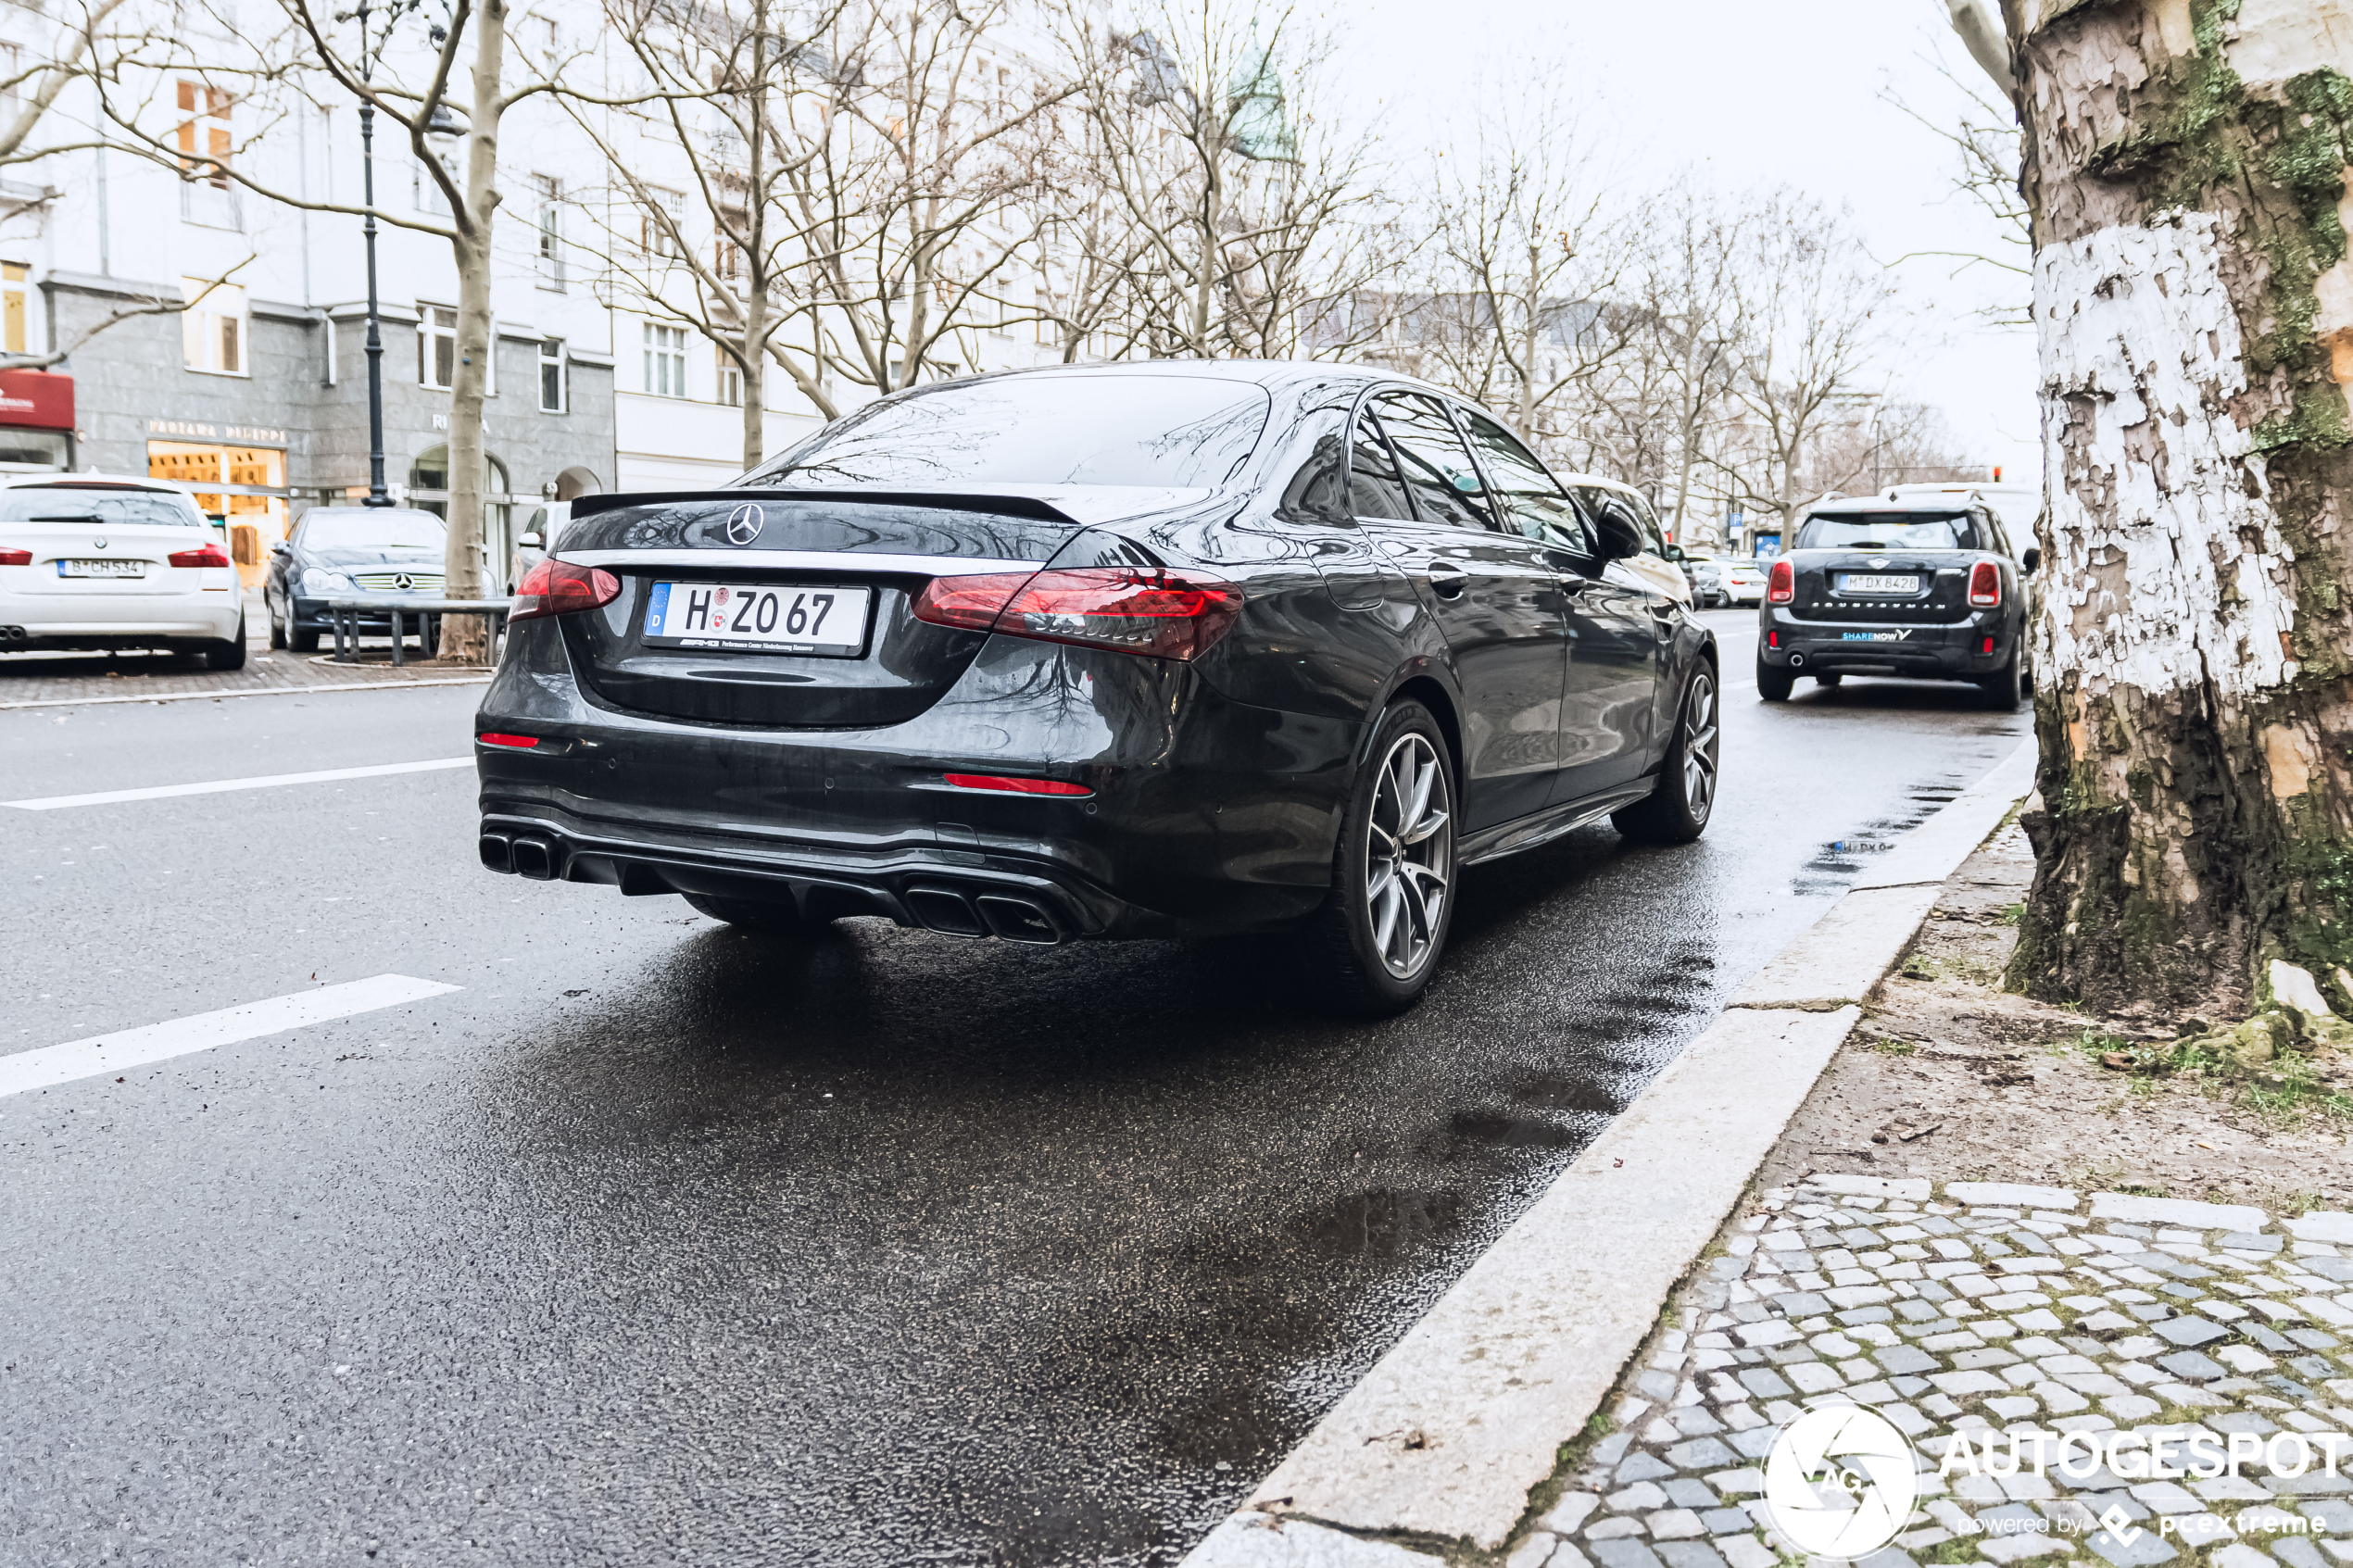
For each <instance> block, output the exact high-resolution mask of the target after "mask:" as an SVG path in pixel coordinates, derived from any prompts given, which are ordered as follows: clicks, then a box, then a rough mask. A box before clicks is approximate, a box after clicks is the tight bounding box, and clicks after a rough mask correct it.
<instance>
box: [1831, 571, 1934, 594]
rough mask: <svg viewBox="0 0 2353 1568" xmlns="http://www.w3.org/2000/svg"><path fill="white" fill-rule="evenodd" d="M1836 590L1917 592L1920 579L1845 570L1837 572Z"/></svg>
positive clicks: (1859, 592)
mask: <svg viewBox="0 0 2353 1568" xmlns="http://www.w3.org/2000/svg"><path fill="white" fill-rule="evenodd" d="M1838 591H1839V592H1840V593H1842V594H1917V593H1919V591H1920V580H1919V578H1918V577H1911V576H1905V577H1897V576H1894V575H1892V574H1888V573H1876V574H1875V573H1872V572H1868V571H1847V572H1842V573H1840V574H1839V579H1838Z"/></svg>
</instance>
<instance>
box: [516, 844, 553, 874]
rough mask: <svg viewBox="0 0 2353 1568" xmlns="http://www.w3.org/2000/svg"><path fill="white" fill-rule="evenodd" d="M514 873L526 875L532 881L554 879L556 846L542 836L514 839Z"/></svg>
mask: <svg viewBox="0 0 2353 1568" xmlns="http://www.w3.org/2000/svg"><path fill="white" fill-rule="evenodd" d="M513 855H514V859H515V874H516V875H518V876H527V877H529V878H530V879H531V880H532V881H534V882H553V881H555V880H556V847H555V846H554V845H552V844H550V843H548V842H547V840H546V839H544V838H518V839H516V840H515V841H514V847H513Z"/></svg>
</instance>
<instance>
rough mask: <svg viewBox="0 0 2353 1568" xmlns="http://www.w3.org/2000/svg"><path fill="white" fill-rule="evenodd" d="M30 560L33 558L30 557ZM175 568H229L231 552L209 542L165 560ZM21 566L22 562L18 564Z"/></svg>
mask: <svg viewBox="0 0 2353 1568" xmlns="http://www.w3.org/2000/svg"><path fill="white" fill-rule="evenodd" d="M28 559H30V557H28ZM164 559H165V560H167V561H169V562H170V563H171V564H172V565H173V566H227V565H228V564H229V552H228V551H226V550H224V549H222V548H221V547H220V546H218V545H215V544H213V543H211V542H210V541H207V542H206V543H205V544H203V545H200V546H197V547H196V548H195V549H193V550H174V551H172V552H171V553H170V555H168V556H166V557H164ZM18 564H19V565H21V564H23V563H22V562H19V563H18Z"/></svg>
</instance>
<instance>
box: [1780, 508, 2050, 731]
mask: <svg viewBox="0 0 2353 1568" xmlns="http://www.w3.org/2000/svg"><path fill="white" fill-rule="evenodd" d="M2041 564H2042V552H2041V551H2039V550H2037V549H2035V548H2034V547H2033V546H2027V548H2026V549H2025V550H2024V551H2023V552H2022V553H2014V552H2013V551H2012V550H2011V548H2010V539H2009V535H2008V533H2007V530H2006V529H2005V528H2004V526H2003V523H2002V520H2001V519H2000V517H1999V516H1997V515H1996V514H1995V513H1994V510H1993V508H1991V507H1989V506H1987V505H1986V504H1985V502H1984V501H1983V500H1982V498H1980V497H1977V496H1975V495H1963V496H1957V497H1956V496H1952V495H1945V494H1937V495H1912V496H1906V497H1904V498H1902V499H1899V500H1895V501H1890V500H1887V499H1886V498H1885V497H1883V496H1871V497H1865V498H1861V499H1856V500H1838V501H1826V502H1822V503H1818V504H1817V505H1816V506H1815V507H1813V508H1811V509H1810V511H1809V512H1808V513H1807V515H1806V520H1805V521H1804V522H1803V523H1802V524H1800V525H1799V528H1798V531H1797V547H1796V548H1795V549H1793V550H1792V551H1790V552H1789V553H1788V554H1787V555H1784V556H1782V557H1781V558H1780V559H1779V560H1777V561H1775V562H1774V563H1773V569H1772V577H1771V582H1770V583H1769V585H1768V589H1767V592H1766V603H1765V604H1764V605H1762V606H1761V607H1759V608H1758V610H1757V633H1756V690H1757V694H1758V695H1759V696H1762V697H1763V698H1764V699H1765V700H1766V701H1767V702H1786V701H1788V700H1789V696H1790V693H1791V691H1792V690H1793V688H1794V687H1795V685H1796V683H1797V680H1798V678H1799V676H1801V675H1811V676H1812V677H1814V679H1815V680H1817V681H1818V682H1820V683H1821V684H1823V685H1826V686H1834V685H1837V684H1839V683H1840V682H1841V681H1843V680H1844V679H1845V678H1846V677H1847V676H1848V675H1852V674H1869V675H1902V676H1908V677H1911V678H1913V679H1916V680H1941V681H1970V682H1974V683H1975V684H1977V685H1978V686H1980V687H1981V688H1982V689H1983V691H1984V692H1985V694H1986V696H1988V697H1989V698H1990V699H1991V700H1992V702H1993V704H1994V707H1996V708H1998V709H2004V710H2006V711H2007V710H2013V709H2017V708H2018V706H2019V705H2020V702H2022V701H2023V700H2024V699H2025V698H2026V697H2028V696H2031V695H2032V692H2033V671H2032V668H2031V667H2030V665H2029V663H2028V654H2027V649H2026V623H2027V610H2028V598H2029V588H2030V586H2031V581H2032V579H2031V574H2032V572H2033V571H2035V570H2036V569H2037V568H2038V567H2039V566H2040V565H2041Z"/></svg>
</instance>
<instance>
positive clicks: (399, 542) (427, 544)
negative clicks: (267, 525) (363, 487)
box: [302, 508, 443, 550]
mask: <svg viewBox="0 0 2353 1568" xmlns="http://www.w3.org/2000/svg"><path fill="white" fill-rule="evenodd" d="M442 535H443V530H442V523H441V520H440V519H439V518H437V517H435V516H434V515H433V513H431V512H410V511H392V510H389V509H387V510H384V511H363V510H360V509H359V508H353V509H352V510H349V511H343V510H336V511H332V512H311V513H309V514H308V515H307V516H306V517H304V518H303V520H302V543H303V546H304V547H305V548H306V549H312V550H438V549H440V548H442Z"/></svg>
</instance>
